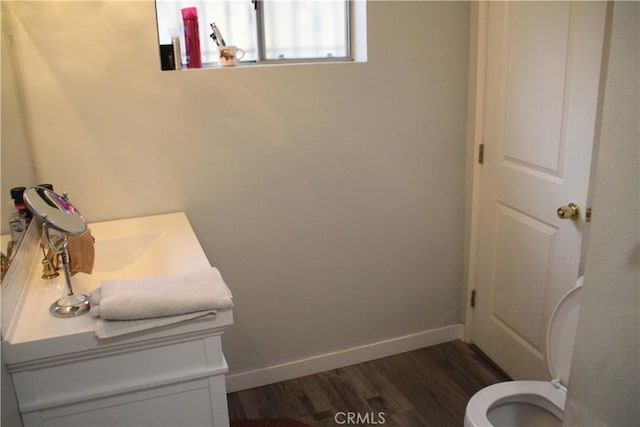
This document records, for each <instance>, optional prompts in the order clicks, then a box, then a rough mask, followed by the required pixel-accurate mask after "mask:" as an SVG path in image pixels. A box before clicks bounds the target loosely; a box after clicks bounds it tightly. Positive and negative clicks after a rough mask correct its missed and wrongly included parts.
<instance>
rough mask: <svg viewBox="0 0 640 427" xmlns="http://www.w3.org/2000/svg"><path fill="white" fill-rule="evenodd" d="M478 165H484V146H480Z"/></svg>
mask: <svg viewBox="0 0 640 427" xmlns="http://www.w3.org/2000/svg"><path fill="white" fill-rule="evenodd" d="M478 163H480V164H481V165H482V164H484V144H480V146H479V147H478Z"/></svg>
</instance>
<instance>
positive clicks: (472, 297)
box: [469, 289, 476, 308]
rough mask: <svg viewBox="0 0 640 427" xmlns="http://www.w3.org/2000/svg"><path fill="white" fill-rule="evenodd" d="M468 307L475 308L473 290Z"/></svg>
mask: <svg viewBox="0 0 640 427" xmlns="http://www.w3.org/2000/svg"><path fill="white" fill-rule="evenodd" d="M469 305H470V306H471V308H475V307H476V290H475V289H474V290H472V291H471V301H469Z"/></svg>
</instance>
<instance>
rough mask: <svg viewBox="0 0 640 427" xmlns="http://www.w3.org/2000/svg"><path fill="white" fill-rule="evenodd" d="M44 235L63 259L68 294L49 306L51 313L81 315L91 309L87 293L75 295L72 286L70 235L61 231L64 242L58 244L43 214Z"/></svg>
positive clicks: (63, 315)
mask: <svg viewBox="0 0 640 427" xmlns="http://www.w3.org/2000/svg"><path fill="white" fill-rule="evenodd" d="M42 220H43V221H42V235H43V236H44V238H45V240H46V242H47V244H48V245H49V248H51V250H52V251H53V252H54V253H55V254H56V255H59V256H60V260H61V261H62V271H63V272H64V281H65V291H66V295H65V296H63V297H62V298H60V299H58V300H57V301H55V302H54V303H53V304H51V306H50V307H49V313H51V315H53V316H56V317H74V316H80V315H81V314H84V313H86V312H88V311H89V309H90V303H89V298H88V297H87V296H86V295H75V294H74V293H73V289H72V288H71V273H70V268H69V252H68V251H67V246H68V244H69V235H68V233H65V232H60V231H59V230H58V231H59V232H60V234H61V235H62V244H56V243H54V242H53V241H52V240H51V234H50V227H49V225H48V223H47V222H46V215H43V216H42Z"/></svg>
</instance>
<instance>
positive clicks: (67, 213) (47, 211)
mask: <svg viewBox="0 0 640 427" xmlns="http://www.w3.org/2000/svg"><path fill="white" fill-rule="evenodd" d="M24 201H25V203H26V204H27V207H28V208H29V210H30V211H31V212H33V214H34V215H35V216H36V217H38V218H40V220H41V221H42V222H43V223H44V224H47V225H49V226H50V227H52V228H54V229H56V230H58V231H62V232H65V233H69V234H72V235H77V234H82V233H84V232H85V231H86V229H87V221H85V219H84V217H83V216H82V215H81V214H80V212H78V210H77V209H76V208H75V207H74V206H73V205H72V204H71V203H70V202H69V199H67V197H66V195H62V196H61V195H59V194H57V193H55V192H53V191H51V190H49V189H48V188H44V187H32V188H29V189H28V190H26V191H25V192H24Z"/></svg>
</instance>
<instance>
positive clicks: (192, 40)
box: [182, 7, 202, 68]
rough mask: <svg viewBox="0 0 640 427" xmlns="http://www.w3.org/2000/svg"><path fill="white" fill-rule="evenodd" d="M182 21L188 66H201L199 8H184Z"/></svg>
mask: <svg viewBox="0 0 640 427" xmlns="http://www.w3.org/2000/svg"><path fill="white" fill-rule="evenodd" d="M182 22H183V24H184V44H185V49H186V51H187V52H186V53H187V68H201V67H202V56H201V53H200V30H199V29H198V10H197V9H196V8H195V7H187V8H184V9H182Z"/></svg>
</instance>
